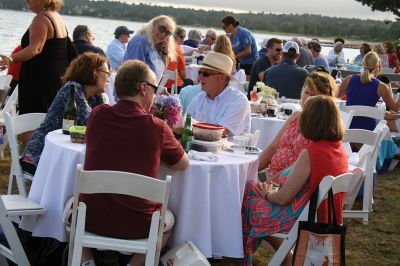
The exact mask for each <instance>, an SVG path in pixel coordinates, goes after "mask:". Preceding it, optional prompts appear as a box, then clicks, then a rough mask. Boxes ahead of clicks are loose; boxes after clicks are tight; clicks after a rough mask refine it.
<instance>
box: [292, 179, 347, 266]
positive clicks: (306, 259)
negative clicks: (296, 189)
mask: <svg viewBox="0 0 400 266" xmlns="http://www.w3.org/2000/svg"><path fill="white" fill-rule="evenodd" d="M317 201H318V186H317V189H316V190H315V192H314V193H313V194H312V196H311V200H310V207H309V211H308V221H300V222H299V231H298V235H297V244H296V248H295V250H294V256H293V265H295V266H298V265H310V266H311V265H323V266H325V265H333V266H336V265H340V266H344V265H345V252H344V239H345V235H346V227H345V226H342V225H338V224H337V223H336V214H335V206H334V202H333V192H332V189H330V190H329V192H328V224H322V223H316V222H315V214H316V211H317Z"/></svg>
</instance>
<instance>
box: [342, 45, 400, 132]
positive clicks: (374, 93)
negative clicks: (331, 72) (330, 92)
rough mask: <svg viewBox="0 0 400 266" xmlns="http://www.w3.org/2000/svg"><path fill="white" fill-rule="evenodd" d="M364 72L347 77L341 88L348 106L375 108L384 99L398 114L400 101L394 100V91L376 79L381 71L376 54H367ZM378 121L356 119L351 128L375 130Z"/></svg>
mask: <svg viewBox="0 0 400 266" xmlns="http://www.w3.org/2000/svg"><path fill="white" fill-rule="evenodd" d="M362 66H363V67H364V70H363V71H362V72H361V74H356V75H351V76H348V77H346V78H345V79H344V80H343V82H342V84H340V86H339V95H338V96H339V97H342V96H344V95H345V94H346V96H347V102H346V105H365V106H371V107H375V106H376V103H377V102H378V100H379V98H380V97H382V99H383V101H384V102H385V104H386V106H387V107H388V108H389V109H390V110H392V111H394V112H397V111H399V109H400V100H397V101H396V102H395V101H394V100H393V93H392V90H391V89H390V88H389V87H388V86H387V85H386V84H384V83H382V82H380V81H379V80H378V79H377V78H376V77H377V76H378V75H379V73H380V70H381V59H380V58H379V56H378V54H377V53H375V52H369V53H367V54H366V55H365V56H364V58H363V61H362ZM376 124H377V121H376V120H375V119H372V118H367V117H354V118H353V120H352V122H351V125H350V128H361V129H367V130H374V128H375V126H376Z"/></svg>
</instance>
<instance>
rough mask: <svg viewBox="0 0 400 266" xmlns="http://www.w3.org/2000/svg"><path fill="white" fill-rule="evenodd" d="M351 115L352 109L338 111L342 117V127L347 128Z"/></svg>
mask: <svg viewBox="0 0 400 266" xmlns="http://www.w3.org/2000/svg"><path fill="white" fill-rule="evenodd" d="M353 116H354V111H353V110H350V111H349V112H344V111H340V118H342V122H343V126H344V129H349V127H350V124H351V121H352V120H353Z"/></svg>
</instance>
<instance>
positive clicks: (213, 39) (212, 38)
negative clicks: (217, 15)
mask: <svg viewBox="0 0 400 266" xmlns="http://www.w3.org/2000/svg"><path fill="white" fill-rule="evenodd" d="M207 37H208V38H210V39H211V40H212V41H215V40H216V39H217V38H216V37H213V36H210V35H207Z"/></svg>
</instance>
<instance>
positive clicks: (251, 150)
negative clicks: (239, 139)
mask: <svg viewBox="0 0 400 266" xmlns="http://www.w3.org/2000/svg"><path fill="white" fill-rule="evenodd" d="M224 150H227V151H231V152H238V153H244V154H259V153H261V152H262V150H261V149H259V148H257V147H253V146H240V145H232V146H231V147H229V148H224Z"/></svg>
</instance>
